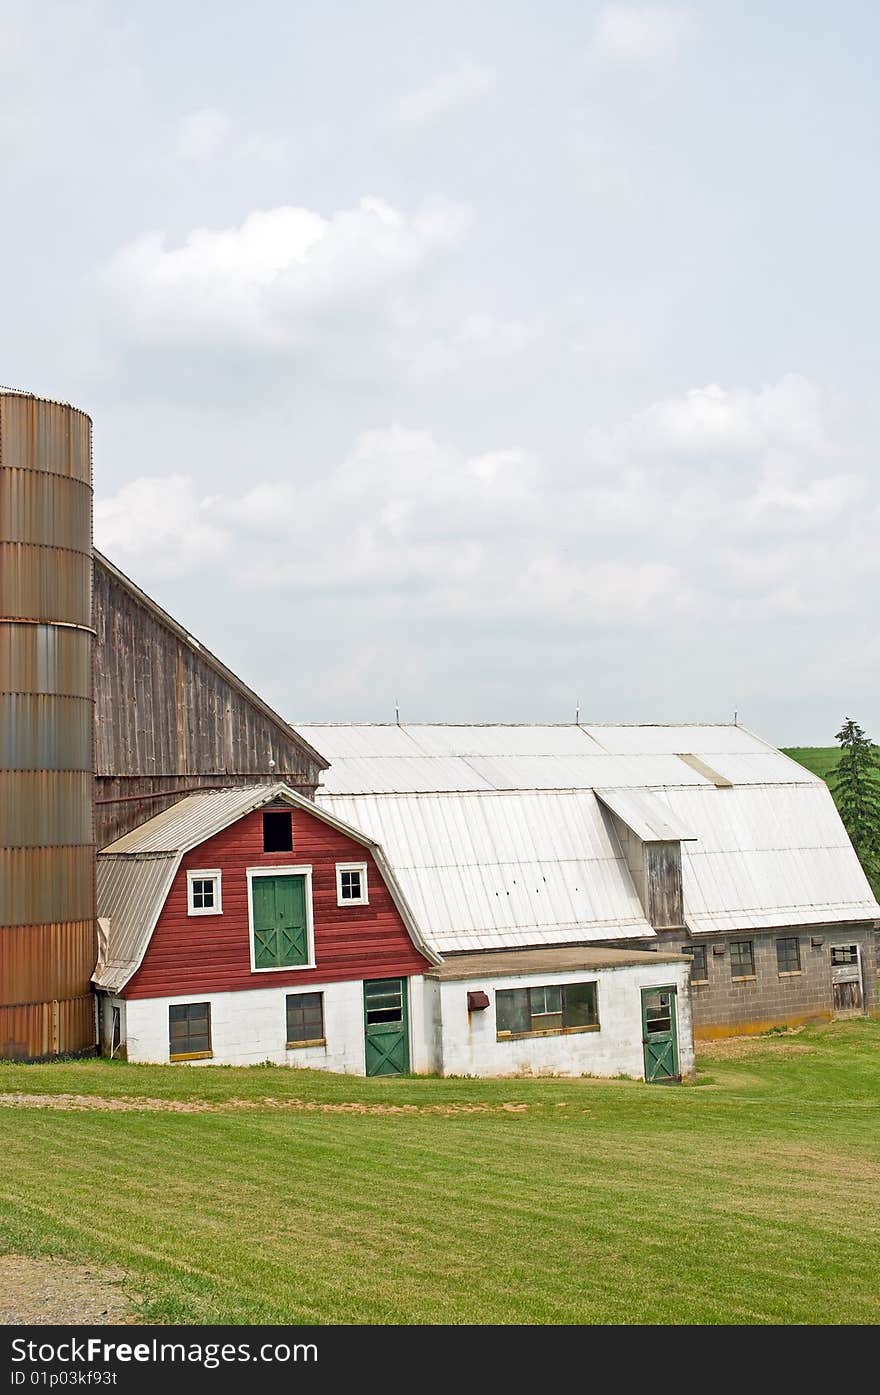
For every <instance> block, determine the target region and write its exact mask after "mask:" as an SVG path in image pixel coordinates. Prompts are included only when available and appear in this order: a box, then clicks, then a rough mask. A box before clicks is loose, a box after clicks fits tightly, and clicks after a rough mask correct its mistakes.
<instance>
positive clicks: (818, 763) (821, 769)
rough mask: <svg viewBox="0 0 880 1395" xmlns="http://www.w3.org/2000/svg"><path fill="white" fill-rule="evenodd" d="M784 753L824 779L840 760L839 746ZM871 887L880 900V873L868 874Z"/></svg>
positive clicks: (797, 748) (792, 748)
mask: <svg viewBox="0 0 880 1395" xmlns="http://www.w3.org/2000/svg"><path fill="white" fill-rule="evenodd" d="M783 755H786V756H791V758H792V760H796V761H797V763H798V765H803V766H804V767H805V768H806V769H807V770H812V772H813V774H814V775H821V777H822V779H823V780H827V779H828V776H829V774H830V773H831V771H832V770H834V768H835V767H836V765H837V762H838V761H839V760H840V747H839V746H788V747H786V748H785V749H784V750H783ZM868 881H869V882H870V883H871V889H872V891H873V892H874V895H875V896H876V897H877V898H878V900H880V874H877V875H876V876H874V875H870V874H869V876H868Z"/></svg>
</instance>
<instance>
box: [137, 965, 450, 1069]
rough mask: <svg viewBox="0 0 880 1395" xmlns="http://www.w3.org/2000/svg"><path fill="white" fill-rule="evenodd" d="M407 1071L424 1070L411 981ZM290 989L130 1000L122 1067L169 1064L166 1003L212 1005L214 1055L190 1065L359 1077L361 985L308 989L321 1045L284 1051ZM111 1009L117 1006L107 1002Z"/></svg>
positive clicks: (419, 1015)
mask: <svg viewBox="0 0 880 1395" xmlns="http://www.w3.org/2000/svg"><path fill="white" fill-rule="evenodd" d="M408 983H409V1022H410V1068H411V1069H412V1070H413V1071H417V1072H418V1071H426V1070H429V1069H431V1066H430V1062H429V1058H428V1049H427V1044H426V1042H427V1038H426V1024H425V1013H424V981H423V980H422V979H421V978H415V979H410V980H409V981H408ZM294 991H295V990H294V989H293V988H291V987H289V986H288V987H286V988H257V989H246V990H243V991H241V992H238V993H208V994H205V993H193V994H189V995H183V996H179V997H173V998H132V999H128V1000H127V1001H126V1002H125V1003H124V1005H123V1006H124V1017H123V1025H122V1031H123V1039H124V1041H125V1044H126V1048H127V1053H128V1059H129V1061H143V1062H147V1061H149V1062H167V1061H168V1008H169V1007H170V1005H171V1004H172V1003H204V1002H209V1003H210V1004H211V1045H212V1049H213V1053H214V1054H213V1056H212V1057H211V1059H210V1060H207V1061H193V1062H192V1063H191V1064H193V1065H206V1066H210V1065H225V1066H253V1065H258V1064H260V1063H261V1062H262V1061H272V1062H273V1063H274V1064H276V1065H288V1066H303V1067H305V1066H307V1067H309V1068H310V1069H312V1070H331V1071H338V1072H340V1073H341V1074H343V1075H363V1074H364V1071H365V1062H364V986H363V983H362V982H361V981H360V980H356V981H350V982H347V983H326V984H320V983H315V984H312V983H310V984H309V986H308V989H307V990H304V991H307V992H309V993H323V994H324V1034H325V1037H326V1041H327V1044H326V1046H297V1047H292V1048H290V1049H289V1050H288V1048H287V1044H286V1043H287V1030H286V1027H287V1014H286V1004H285V999H286V997H287V995H288V994H289V993H292V992H294ZM113 1001H114V1002H118V1001H119V1000H118V999H114V1000H113Z"/></svg>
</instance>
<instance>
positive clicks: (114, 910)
mask: <svg viewBox="0 0 880 1395" xmlns="http://www.w3.org/2000/svg"><path fill="white" fill-rule="evenodd" d="M275 803H284V804H290V805H293V806H294V807H296V808H300V809H305V810H306V811H307V812H308V813H309V814H311V815H312V816H313V817H315V818H319V819H323V820H324V821H325V822H327V823H330V824H332V825H333V827H335V828H337V829H339V831H340V832H341V833H345V834H346V835H347V836H348V837H350V838H353V839H354V840H355V841H356V842H358V843H361V844H362V845H363V846H366V847H369V848H370V851H371V852H372V854H373V858H374V860H375V862H376V865H377V867H378V868H379V871H380V873H381V875H382V877H383V879H384V881H385V883H386V885H387V887H388V890H389V891H390V892H391V895H392V898H393V899H394V902H395V904H396V906H397V909H398V911H399V912H400V914H401V918H402V919H403V921H404V924H405V925H406V927H407V929H408V931H409V933H410V936H411V937H412V940H413V943H414V944H415V945H416V946H417V948H418V949H420V950H421V951H422V953H423V954H425V955H426V957H427V958H429V959H431V960H432V961H434V960H436V958H437V956H436V955H435V954H434V952H433V951H432V950H431V949H430V948H429V947H428V945H427V944H426V943H425V941H424V939H423V937H422V935H421V932H420V930H419V926H418V923H417V921H416V920H415V919H414V917H413V913H412V911H411V909H410V907H409V906H408V905H407V903H406V898H405V896H404V895H403V893H402V891H401V889H400V885H399V883H398V881H397V878H396V876H395V874H394V871H393V869H392V868H391V867H389V865H388V863H387V860H386V858H385V854H384V852H383V850H382V848H380V847H377V846H375V845H374V842H373V840H372V839H371V838H370V836H369V835H368V834H366V833H365V831H364V830H363V829H362V828H350V827H348V825H347V824H345V823H343V822H342V821H341V820H340V819H339V818H338V817H336V816H335V815H334V814H333V812H332V811H330V810H327V809H320V808H317V807H316V806H315V805H314V804H313V803H312V802H311V800H309V799H305V798H303V796H302V795H300V794H297V793H296V792H295V791H294V790H292V789H289V788H288V786H287V785H285V784H283V783H281V782H278V783H276V784H273V785H247V786H235V787H233V788H231V789H223V790H209V791H205V792H204V793H200V794H191V795H187V796H186V797H185V798H183V799H181V800H178V802H177V803H176V804H173V805H172V806H171V807H170V808H169V809H165V810H163V811H162V813H160V814H156V815H155V816H154V817H153V818H151V819H148V820H147V821H146V823H142V824H140V826H139V827H138V828H135V829H133V830H132V832H130V833H126V834H124V835H123V837H121V838H117V839H116V841H115V842H114V843H110V844H108V846H107V847H106V848H104V849H103V850H102V851H101V852H100V853H99V854H98V859H97V863H98V871H97V900H98V915H99V916H100V917H102V918H104V919H106V920H107V921H108V922H109V924H108V932H107V946H106V951H105V959H104V961H103V962H102V963H99V964H98V967H97V969H96V970H95V973H94V975H93V980H94V982H95V983H96V984H97V985H98V987H99V988H103V989H105V990H106V991H108V992H113V993H116V992H119V991H120V990H121V989H122V988H124V987H125V985H126V983H127V982H128V980H129V979H130V978H131V977H132V975H133V974H134V973H135V972H136V971H137V969H139V968H140V965H141V963H142V961H143V957H144V955H145V953H146V951H147V947H148V945H149V943H150V939H151V938H152V934H153V931H154V929H155V928H156V921H157V920H158V918H159V913H160V912H161V910H162V907H163V905H164V904H165V899H166V897H167V895H168V892H169V891H170V890H171V885H172V882H173V881H174V877H175V875H176V873H177V869H178V867H179V866H180V863H181V859H182V858H183V856H184V854H185V853H187V852H189V851H190V850H191V849H192V848H197V847H198V846H199V844H200V843H204V842H205V840H206V839H207V838H212V837H213V836H214V835H215V834H216V833H220V832H222V830H223V829H224V828H228V827H229V825H230V824H231V823H235V821H236V820H237V819H240V818H243V817H244V815H245V814H249V813H250V812H251V811H252V810H254V809H259V808H262V807H263V806H264V805H266V804H275Z"/></svg>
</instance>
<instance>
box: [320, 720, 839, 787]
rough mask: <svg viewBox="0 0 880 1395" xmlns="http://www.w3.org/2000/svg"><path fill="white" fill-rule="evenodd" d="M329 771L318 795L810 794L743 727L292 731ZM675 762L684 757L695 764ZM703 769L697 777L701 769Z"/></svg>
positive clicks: (806, 778)
mask: <svg viewBox="0 0 880 1395" xmlns="http://www.w3.org/2000/svg"><path fill="white" fill-rule="evenodd" d="M297 730H298V731H301V732H302V733H303V734H304V735H305V736H306V737H307V739H309V740H310V741H311V740H313V741H315V742H318V743H320V748H321V749H322V750H324V752H325V753H326V755H327V758H328V759H329V760H330V762H331V766H330V769H329V770H327V771H325V773H324V775H323V777H322V784H321V790H322V791H323V792H324V793H326V794H407V793H414V792H419V791H423V792H425V793H429V792H435V793H436V792H440V791H448V792H460V791H465V790H480V789H487V788H488V789H495V790H527V789H531V790H549V789H597V788H608V789H626V788H629V789H659V788H663V787H666V786H679V785H696V786H702V785H707V784H709V785H711V784H714V779H713V778H712V775H711V773H706V769H708V771H709V772H712V771H715V772H717V773H718V774H719V775H720V776H722V777H723V778H724V779H725V780H730V781H731V782H732V783H733V784H745V783H749V784H752V783H755V784H765V783H768V782H772V783H778V782H780V781H784V782H788V783H796V784H815V783H816V781H817V779H818V776H816V775H813V774H812V773H811V772H810V771H808V770H805V769H804V768H803V767H802V766H799V765H797V764H796V763H795V762H794V761H792V760H790V759H789V758H788V757H787V756H783V755H782V753H781V752H779V751H776V750H774V748H773V747H772V746H768V745H767V744H766V742H764V741H761V740H760V739H759V738H758V737H756V736H753V735H752V733H751V732H747V731H746V730H745V729H744V728H743V727H735V726H723V727H693V726H684V727H681V726H670V727H628V726H608V727H601V726H596V727H590V728H589V729H586V728H584V727H582V726H575V725H574V724H573V723H570V724H568V725H561V726H535V727H527V726H506V725H495V726H473V727H462V726H421V725H418V724H406V725H403V726H397V725H394V724H392V725H388V726H386V725H381V724H380V725H376V726H370V725H368V724H362V725H357V724H353V725H339V724H334V723H328V724H327V725H326V726H307V727H301V728H297ZM682 756H687V757H690V758H691V759H692V760H693V761H694V764H691V763H690V762H689V760H687V759H683V758H682ZM701 764H702V766H703V767H704V770H703V771H702V772H701V770H700V768H699V767H700V765H701Z"/></svg>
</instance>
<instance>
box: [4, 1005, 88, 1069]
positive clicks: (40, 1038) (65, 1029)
mask: <svg viewBox="0 0 880 1395" xmlns="http://www.w3.org/2000/svg"><path fill="white" fill-rule="evenodd" d="M94 1046H95V1000H94V998H93V997H92V995H91V994H89V995H88V996H83V997H80V998H67V999H64V1000H61V1001H51V1002H45V1003H23V1004H14V1005H12V1006H9V1007H0V1058H5V1059H6V1060H17V1061H28V1060H34V1059H36V1058H39V1057H40V1056H59V1055H60V1056H66V1055H74V1054H76V1053H78V1052H87V1051H91V1050H93V1049H94Z"/></svg>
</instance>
